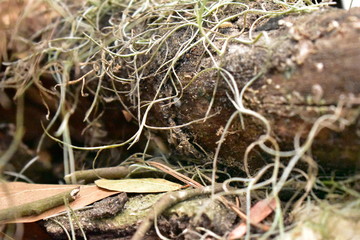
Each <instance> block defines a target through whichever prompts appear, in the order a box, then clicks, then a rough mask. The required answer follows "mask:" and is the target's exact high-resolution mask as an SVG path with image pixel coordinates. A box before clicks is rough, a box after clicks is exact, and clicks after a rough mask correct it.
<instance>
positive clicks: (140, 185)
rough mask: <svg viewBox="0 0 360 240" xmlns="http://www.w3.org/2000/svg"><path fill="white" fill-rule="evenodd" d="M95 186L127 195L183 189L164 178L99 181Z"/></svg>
mask: <svg viewBox="0 0 360 240" xmlns="http://www.w3.org/2000/svg"><path fill="white" fill-rule="evenodd" d="M95 184H96V185H97V186H98V187H101V188H105V189H108V190H112V191H119V192H127V193H158V192H168V191H175V190H178V189H180V188H181V185H180V184H177V183H174V182H170V181H168V180H165V179H162V178H136V179H120V180H108V179H99V180H96V181H95Z"/></svg>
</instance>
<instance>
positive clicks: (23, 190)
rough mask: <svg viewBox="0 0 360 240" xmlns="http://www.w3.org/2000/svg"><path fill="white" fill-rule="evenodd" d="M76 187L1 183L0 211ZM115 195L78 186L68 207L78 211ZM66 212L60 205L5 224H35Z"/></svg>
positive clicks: (106, 191)
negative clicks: (75, 195)
mask: <svg viewBox="0 0 360 240" xmlns="http://www.w3.org/2000/svg"><path fill="white" fill-rule="evenodd" d="M77 187H78V185H46V184H28V183H20V182H13V183H2V184H0V210H1V209H6V208H9V207H14V206H18V205H21V204H26V203H30V202H35V201H37V200H40V199H44V198H47V197H51V196H53V195H56V194H59V193H61V192H64V191H68V190H70V189H75V188H77ZM117 193H118V192H114V191H108V190H104V189H100V188H98V187H97V186H94V185H93V186H80V192H79V193H78V194H77V198H76V199H75V201H73V202H71V203H70V204H69V206H70V207H71V208H72V209H79V208H82V207H84V206H86V205H89V204H91V203H93V202H96V201H98V200H101V199H103V198H106V197H108V196H111V195H114V194H117ZM66 210H67V207H66V206H64V205H62V206H59V207H56V208H53V209H50V210H48V211H46V212H43V213H42V214H39V215H36V216H28V217H21V218H18V219H16V220H11V221H7V223H10V222H12V223H15V222H16V223H20V222H22V223H25V222H35V221H38V220H41V219H44V218H47V217H50V216H52V215H54V214H57V213H60V212H63V211H66Z"/></svg>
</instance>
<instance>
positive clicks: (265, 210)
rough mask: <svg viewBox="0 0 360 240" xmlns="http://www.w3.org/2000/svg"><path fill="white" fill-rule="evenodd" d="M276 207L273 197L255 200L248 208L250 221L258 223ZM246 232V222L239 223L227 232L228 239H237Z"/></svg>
mask: <svg viewBox="0 0 360 240" xmlns="http://www.w3.org/2000/svg"><path fill="white" fill-rule="evenodd" d="M275 208H276V200H275V199H274V198H271V199H264V200H261V201H259V202H257V203H256V204H255V205H254V206H253V207H252V208H251V209H250V219H251V223H255V224H256V223H260V222H261V221H262V220H264V219H265V218H266V217H267V216H269V215H270V214H271V213H272V212H273V211H274V209H275ZM245 233H246V223H241V224H240V225H239V226H237V227H236V228H235V229H233V230H232V232H231V233H230V234H229V239H239V238H241V237H243V236H244V235H245Z"/></svg>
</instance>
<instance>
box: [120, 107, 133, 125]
mask: <svg viewBox="0 0 360 240" xmlns="http://www.w3.org/2000/svg"><path fill="white" fill-rule="evenodd" d="M121 112H122V114H123V115H124V117H125V120H126V121H127V122H130V121H131V120H132V118H133V117H132V115H131V113H129V112H128V111H126V110H121Z"/></svg>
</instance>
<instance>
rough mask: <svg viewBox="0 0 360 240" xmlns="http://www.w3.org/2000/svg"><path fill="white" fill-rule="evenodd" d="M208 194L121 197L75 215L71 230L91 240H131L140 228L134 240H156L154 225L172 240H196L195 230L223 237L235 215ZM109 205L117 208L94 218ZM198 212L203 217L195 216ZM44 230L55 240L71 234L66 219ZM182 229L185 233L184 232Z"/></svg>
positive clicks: (50, 222)
mask: <svg viewBox="0 0 360 240" xmlns="http://www.w3.org/2000/svg"><path fill="white" fill-rule="evenodd" d="M217 187H218V189H217V191H218V190H221V185H218V186H217ZM210 192H211V188H209V187H206V188H201V189H191V190H185V191H178V192H169V193H166V194H145V195H135V196H129V198H126V194H125V198H124V196H123V195H122V194H120V195H118V196H115V197H110V198H107V199H104V200H102V201H100V202H99V203H98V204H97V205H94V206H93V207H92V208H90V209H88V210H77V211H75V212H74V213H73V215H72V218H73V220H72V222H73V223H74V224H73V227H74V230H75V233H76V236H78V237H81V236H82V232H81V230H80V228H79V226H81V227H82V230H83V231H84V232H85V234H86V236H87V239H92V240H95V239H104V238H109V239H115V238H121V239H131V238H132V236H133V234H134V232H135V231H136V229H137V228H138V227H139V226H141V227H140V229H139V231H138V233H137V235H136V236H134V239H157V238H158V237H157V235H156V233H155V232H154V231H153V230H150V229H149V227H150V226H152V224H153V221H156V222H155V224H156V225H157V227H158V229H159V231H160V232H161V233H162V234H164V235H165V236H167V237H170V238H171V239H197V238H198V236H197V235H196V233H195V232H192V231H191V229H193V228H194V227H195V226H196V227H204V228H206V229H210V230H212V231H214V232H216V233H217V234H220V235H222V234H224V233H225V232H226V231H227V230H228V229H229V228H230V227H231V226H232V224H233V223H234V221H235V219H236V214H235V213H233V212H231V210H229V209H228V208H226V207H225V206H224V205H223V204H221V203H220V202H218V201H209V200H210V199H209V198H207V197H206V196H204V194H205V195H209V194H210ZM119 201H120V204H119ZM181 201H183V202H181ZM125 202H126V203H125ZM124 203H125V205H124ZM109 205H110V206H114V208H115V206H120V207H118V208H116V210H113V211H112V212H111V214H107V215H99V214H97V215H93V213H98V212H102V211H103V210H102V208H104V209H105V210H106V209H107V208H108V207H106V206H109ZM153 205H155V206H156V208H155V209H153V208H152V206H153ZM200 212H202V214H201V215H198V214H199V213H200ZM160 213H161V215H160ZM195 219H197V220H195ZM53 220H56V221H53ZM44 226H45V227H46V230H47V232H48V233H49V234H51V235H52V236H53V237H54V238H56V239H65V238H66V234H65V232H64V229H63V227H64V228H65V229H66V230H68V231H70V225H69V218H68V216H59V217H55V218H52V219H48V220H46V221H45V222H44ZM144 228H146V230H145V229H144ZM185 229H188V230H187V231H186V232H183V231H184V230H185ZM194 230H195V229H194Z"/></svg>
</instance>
